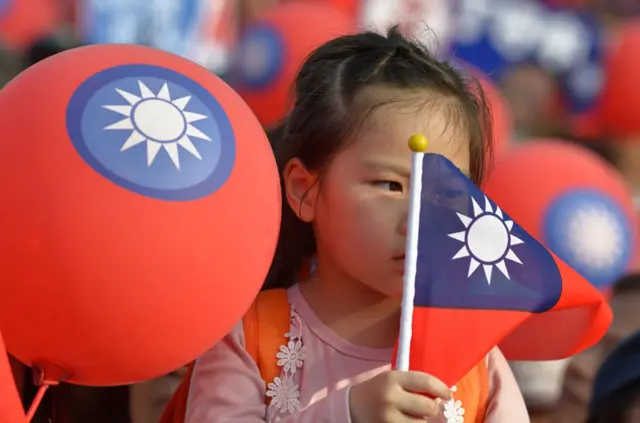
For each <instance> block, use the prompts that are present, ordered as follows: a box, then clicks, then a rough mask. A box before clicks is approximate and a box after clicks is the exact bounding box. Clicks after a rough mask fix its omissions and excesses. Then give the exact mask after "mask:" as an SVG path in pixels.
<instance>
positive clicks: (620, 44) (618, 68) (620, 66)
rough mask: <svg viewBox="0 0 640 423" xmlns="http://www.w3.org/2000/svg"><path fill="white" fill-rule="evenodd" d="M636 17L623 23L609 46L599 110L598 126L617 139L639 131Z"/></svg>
mask: <svg viewBox="0 0 640 423" xmlns="http://www.w3.org/2000/svg"><path fill="white" fill-rule="evenodd" d="M638 51H640V20H635V21H631V22H628V23H626V24H625V26H624V27H623V28H622V29H621V31H620V33H619V34H618V36H617V39H616V42H615V43H613V45H612V46H611V50H610V52H609V57H608V58H607V60H606V65H605V82H604V87H603V89H602V94H601V98H600V102H599V103H598V105H597V107H598V110H599V114H600V116H599V118H600V126H601V127H602V129H603V130H604V131H605V133H606V134H608V135H610V136H613V137H618V138H620V139H624V138H627V137H629V136H637V135H638V134H640V119H638V113H637V111H638V110H639V109H640V79H638V74H639V73H640V55H639V54H638Z"/></svg>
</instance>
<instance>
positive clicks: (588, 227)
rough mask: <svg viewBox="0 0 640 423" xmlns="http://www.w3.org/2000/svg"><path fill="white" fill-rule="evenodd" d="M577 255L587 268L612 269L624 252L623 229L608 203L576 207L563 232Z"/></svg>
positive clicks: (575, 256) (570, 247) (575, 255)
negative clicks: (606, 205) (609, 208)
mask: <svg viewBox="0 0 640 423" xmlns="http://www.w3.org/2000/svg"><path fill="white" fill-rule="evenodd" d="M563 235H564V237H565V239H566V242H567V243H568V247H569V249H570V251H571V253H572V255H573V256H574V258H575V259H576V260H577V261H578V262H579V263H580V264H581V265H582V266H584V267H585V268H591V269H596V270H602V269H609V268H611V267H612V266H613V265H615V264H616V263H617V262H618V261H619V260H620V256H621V255H622V253H623V249H622V245H623V229H622V226H621V224H620V222H619V221H618V219H617V218H616V216H614V215H613V214H612V213H611V212H610V211H609V210H608V209H607V208H606V207H605V206H604V205H601V204H589V205H585V206H583V207H579V208H577V209H575V210H574V212H573V215H572V216H571V218H570V219H568V222H567V226H566V229H565V233H564V234H563Z"/></svg>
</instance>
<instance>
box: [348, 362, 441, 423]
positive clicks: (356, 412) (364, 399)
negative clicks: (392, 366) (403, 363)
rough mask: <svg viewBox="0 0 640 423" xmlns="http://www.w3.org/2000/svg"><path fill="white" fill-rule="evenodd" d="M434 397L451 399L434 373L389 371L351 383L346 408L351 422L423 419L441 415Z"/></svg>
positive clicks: (414, 420) (400, 422)
mask: <svg viewBox="0 0 640 423" xmlns="http://www.w3.org/2000/svg"><path fill="white" fill-rule="evenodd" d="M421 394H422V395H421ZM425 395H428V396H429V397H430V398H429V397H427V396H425ZM436 398H439V399H443V400H449V399H451V390H450V389H449V388H448V387H447V386H446V385H445V384H444V383H443V382H442V381H440V380H439V379H437V378H435V377H434V376H431V375H428V374H426V373H422V372H400V371H388V372H385V373H381V374H379V375H378V376H376V377H374V378H373V379H370V380H368V381H366V382H363V383H360V384H358V385H354V386H352V387H351V391H350V392H349V410H350V413H351V420H352V421H353V423H405V422H406V423H409V422H424V421H425V419H428V418H433V417H436V416H438V415H439V414H440V404H439V403H438V402H437V401H436Z"/></svg>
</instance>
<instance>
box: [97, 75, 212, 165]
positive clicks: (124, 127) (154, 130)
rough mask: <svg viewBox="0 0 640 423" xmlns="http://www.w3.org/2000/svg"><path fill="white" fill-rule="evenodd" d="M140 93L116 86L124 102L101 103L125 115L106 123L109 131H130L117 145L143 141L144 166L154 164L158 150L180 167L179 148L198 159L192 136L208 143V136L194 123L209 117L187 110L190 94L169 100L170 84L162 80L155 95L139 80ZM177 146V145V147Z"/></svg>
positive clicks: (112, 110) (127, 145) (125, 145)
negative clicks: (122, 141)
mask: <svg viewBox="0 0 640 423" xmlns="http://www.w3.org/2000/svg"><path fill="white" fill-rule="evenodd" d="M138 89H139V91H140V94H139V95H136V94H133V93H130V92H128V91H124V90H122V89H118V88H116V92H117V93H118V94H119V95H120V96H121V97H122V98H123V99H124V100H125V101H126V102H127V104H116V105H104V106H103V107H104V108H105V109H107V110H109V111H111V112H114V113H117V114H118V115H120V116H122V117H124V119H121V120H119V121H117V122H114V123H112V124H110V125H107V126H106V127H105V128H104V129H105V130H108V131H130V134H129V136H128V137H127V139H126V140H125V141H124V143H123V144H122V146H121V147H120V151H126V150H129V149H130V148H132V147H135V146H137V145H139V144H142V143H145V144H146V152H147V154H146V155H147V166H151V165H153V163H154V161H155V159H156V157H157V156H158V153H159V152H160V150H164V151H165V153H166V154H167V156H168V157H169V159H170V160H171V162H172V163H173V165H174V166H175V168H176V169H178V170H180V165H181V163H180V150H184V151H186V152H188V153H189V154H191V155H192V156H193V157H195V158H197V159H198V160H202V155H201V154H200V152H199V151H198V149H197V147H196V145H195V144H194V142H193V139H200V140H203V141H208V142H211V141H212V140H211V137H209V136H208V135H207V134H205V133H204V132H203V131H201V130H200V129H198V128H197V127H195V126H194V125H193V123H195V122H199V121H202V120H204V119H208V118H209V116H207V115H203V114H200V113H195V112H189V111H186V110H185V109H186V107H187V105H188V104H189V102H190V101H191V96H185V97H180V98H177V99H175V100H172V99H171V91H170V89H169V85H168V84H167V83H166V82H165V83H164V84H163V85H162V87H161V88H160V90H159V91H158V93H157V94H154V92H153V91H152V90H151V89H150V88H149V87H148V86H147V85H146V84H145V83H144V82H142V81H138ZM178 146H180V148H178Z"/></svg>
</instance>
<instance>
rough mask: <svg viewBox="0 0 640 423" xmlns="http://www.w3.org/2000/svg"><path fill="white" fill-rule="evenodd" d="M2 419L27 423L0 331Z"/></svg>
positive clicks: (7, 421)
mask: <svg viewBox="0 0 640 423" xmlns="http://www.w3.org/2000/svg"><path fill="white" fill-rule="evenodd" d="M0 421H1V422H2V423H26V421H27V419H26V417H25V414H24V411H22V403H21V402H20V397H19V396H18V391H17V390H16V384H15V382H14V381H13V374H12V373H11V366H9V360H8V358H7V352H6V351H5V349H4V343H3V341H2V334H1V333H0Z"/></svg>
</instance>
